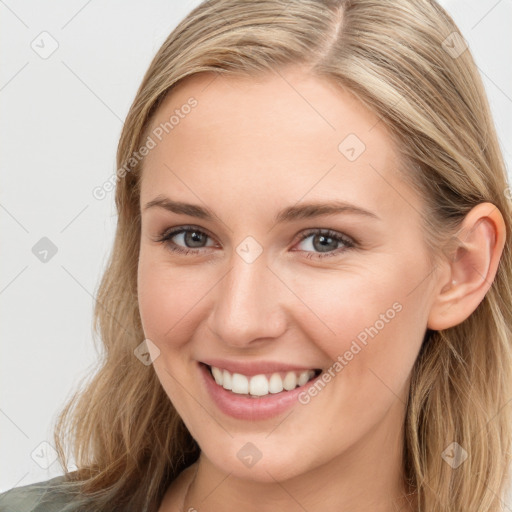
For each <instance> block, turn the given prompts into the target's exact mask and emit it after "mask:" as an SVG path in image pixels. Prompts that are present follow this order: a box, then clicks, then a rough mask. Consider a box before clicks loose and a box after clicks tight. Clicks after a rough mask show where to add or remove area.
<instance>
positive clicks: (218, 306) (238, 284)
mask: <svg viewBox="0 0 512 512" xmlns="http://www.w3.org/2000/svg"><path fill="white" fill-rule="evenodd" d="M244 248H245V249H247V246H244V244H243V243H242V244H240V246H239V247H238V248H237V250H236V252H235V251H234V252H233V256H232V258H231V261H230V270H229V271H228V273H227V274H226V276H225V278H224V279H223V280H222V281H221V282H220V283H219V286H218V287H217V293H216V295H215V303H214V306H213V308H212V312H211V315H210V322H209V323H210V328H211V330H212V331H213V332H214V333H216V334H217V335H218V336H219V337H220V338H221V339H222V340H223V341H224V342H225V343H228V344H230V345H233V346H244V345H247V344H249V343H251V341H254V340H257V339H262V338H273V337H278V336H279V335H280V334H281V333H282V332H283V331H284V329H285V322H286V319H285V311H284V310H283V308H282V303H281V299H282V297H283V294H282V293H280V292H279V290H278V287H279V286H281V287H283V284H282V283H280V281H279V279H277V277H276V276H275V275H274V274H273V272H272V271H271V270H270V269H269V268H268V267H267V263H268V261H267V258H266V254H265V253H264V252H262V253H261V254H259V255H258V256H257V257H256V259H254V260H253V261H251V259H252V258H251V257H248V254H251V252H250V251H251V250H252V251H254V246H253V247H251V246H249V251H248V252H244V250H243V249H244ZM252 257H254V252H253V253H252Z"/></svg>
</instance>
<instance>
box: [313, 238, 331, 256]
mask: <svg viewBox="0 0 512 512" xmlns="http://www.w3.org/2000/svg"><path fill="white" fill-rule="evenodd" d="M317 236H318V237H319V238H320V241H321V242H322V243H320V245H318V246H317V244H315V243H313V245H314V246H315V249H316V250H318V251H320V252H328V249H329V246H328V244H329V241H330V242H331V243H332V242H334V244H335V245H336V241H335V240H334V238H332V237H330V236H326V235H317ZM315 238H316V237H315ZM323 242H327V244H324V243H323ZM331 248H332V249H336V247H331Z"/></svg>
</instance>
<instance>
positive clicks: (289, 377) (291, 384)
mask: <svg viewBox="0 0 512 512" xmlns="http://www.w3.org/2000/svg"><path fill="white" fill-rule="evenodd" d="M296 387H297V375H295V373H294V372H288V373H287V374H286V377H285V378H284V380H283V388H284V389H286V391H291V390H292V389H295V388H296Z"/></svg>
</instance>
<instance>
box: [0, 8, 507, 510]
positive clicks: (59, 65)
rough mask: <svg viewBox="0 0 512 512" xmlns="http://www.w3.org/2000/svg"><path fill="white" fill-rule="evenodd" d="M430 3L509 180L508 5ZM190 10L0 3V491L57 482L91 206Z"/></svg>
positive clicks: (83, 361) (89, 354)
mask: <svg viewBox="0 0 512 512" xmlns="http://www.w3.org/2000/svg"><path fill="white" fill-rule="evenodd" d="M440 3H441V5H443V6H444V7H445V8H446V9H447V10H448V11H449V12H450V14H451V15H452V16H453V18H454V19H455V21H456V23H457V24H458V25H459V28H460V29H461V31H462V33H463V35H464V36H465V38H466V40H467V42H468V43H469V47H470V50H471V52H472V53H473V56H474V58H475V60H476V63H477V65H478V67H479V69H480V71H481V73H482V76H483V80H484V83H485V86H486V89H487V92H488V95H489V100H490V103H491V107H492V110H493V114H494V118H495V122H496V125H497V129H498V134H499V137H500V142H501V146H502V149H503V152H504V155H505V158H506V160H507V164H508V169H509V172H510V169H511V166H510V164H511V158H512V156H511V155H512V66H511V65H510V63H511V62H512V33H511V31H510V27H511V25H512V1H511V0H499V1H498V0H471V1H468V0H442V1H441V2H440ZM198 4H199V0H194V1H188V2H187V1H177V0H173V1H171V0H167V1H163V0H151V1H146V2H135V1H133V0H132V1H124V2H121V0H111V1H108V2H99V1H92V0H88V1H87V0H72V1H69V0H68V1H64V0H60V1H58V2H54V3H53V5H52V8H51V9H49V8H48V4H47V3H44V2H38V1H36V0H30V1H25V2H16V1H14V0H5V1H4V0H0V14H1V18H0V39H1V41H0V45H1V46H0V47H1V48H2V51H3V54H2V61H1V62H2V66H1V68H0V102H1V108H2V115H1V118H0V119H1V121H0V130H1V140H2V158H1V160H0V172H1V177H2V182H1V188H0V223H1V233H2V244H1V248H2V250H1V264H0V307H1V314H2V317H1V322H0V327H1V344H0V350H1V359H0V378H1V387H0V435H1V437H0V460H1V464H0V492H1V491H5V490H7V489H10V488H11V487H14V486H21V485H27V484H29V483H32V482H38V481H42V480H46V479H48V478H51V477H53V476H57V475H60V474H62V471H61V469H60V468H59V465H58V463H57V462H56V463H54V464H52V465H50V467H49V468H47V469H44V468H42V467H40V466H39V465H38V464H37V463H36V462H35V461H34V460H33V458H32V455H31V454H34V458H35V459H36V460H43V459H44V458H43V459H41V458H40V459H38V458H37V455H38V454H39V455H41V454H42V452H41V449H42V448H41V446H40V443H44V442H45V441H46V442H49V443H51V444H53V437H52V427H53V422H54V420H55V418H56V414H57V412H58V411H59V410H60V408H61V406H62V405H63V403H64V402H65V400H66V399H67V398H68V397H69V396H70V394H71V391H73V390H74V389H75V385H76V384H77V382H78V380H79V379H81V378H82V377H83V376H84V375H86V374H87V373H88V371H89V370H90V369H91V367H92V366H91V365H93V363H94V361H95V357H96V352H95V350H96V349H95V346H94V343H93V340H92V333H91V331H92V308H93V302H94V299H93V296H94V295H95V293H96V290H97V286H98V285H99V281H100V277H101V274H102V271H103V269H104V266H105V263H106V258H107V255H108V253H109V251H110V248H111V244H112V241H113V235H114V228H115V222H116V216H115V215H116V214H115V209H114V202H113V201H114V194H113V192H111V193H109V194H107V197H106V198H105V199H103V200H97V199H95V198H94V197H93V195H92V190H93V189H94V188H95V187H97V186H98V185H102V184H103V183H104V182H105V181H106V180H107V179H108V178H110V177H111V175H112V174H113V173H114V172H115V170H116V165H115V151H116V147H117V142H118V137H119V135H120V132H121V127H122V123H123V120H124V118H125V116H126V114H127V111H128V108H129V106H130V104H131V102H132V100H133V97H134V95H135V92H136V90H137V88H138V86H139V83H140V81H141V79H142V76H143V74H144V73H145V71H146V69H147V67H148V65H149V63H150V60H151V58H152V57H153V55H154V54H155V52H156V51H157V49H158V48H159V47H160V45H161V44H162V42H163V41H164V39H165V38H166V37H167V36H168V34H169V33H170V32H171V31H172V29H173V28H174V27H175V26H176V25H177V23H178V22H179V21H180V20H181V19H182V18H183V17H184V16H185V15H186V14H187V13H188V12H189V11H190V10H191V9H192V8H194V7H195V6H196V5H198ZM44 31H46V32H48V33H49V34H51V38H53V39H54V40H56V41H57V43H58V48H57V50H56V51H55V52H54V53H53V54H52V55H51V56H50V57H48V58H46V59H43V58H41V57H40V56H39V55H38V54H37V53H36V52H35V51H34V50H33V48H32V47H31V44H37V42H38V41H40V39H38V36H39V35H40V34H41V32H44ZM40 37H47V38H48V37H49V36H40ZM34 40H35V43H32V42H33V41H34ZM50 44H51V41H50V39H47V40H46V44H45V47H46V48H47V49H48V48H50ZM43 237H47V238H49V239H50V240H51V241H52V242H53V244H55V246H56V248H57V253H56V254H55V255H54V256H53V257H52V258H51V259H49V261H47V262H46V263H43V262H41V261H40V260H39V259H38V258H36V256H35V255H34V254H33V252H32V248H33V246H34V245H35V244H36V243H37V242H38V241H39V240H40V239H41V238H43ZM34 450H35V452H34ZM48 453H50V452H48ZM507 501H508V503H509V506H510V507H511V508H510V509H509V508H507V510H512V499H508V500H507Z"/></svg>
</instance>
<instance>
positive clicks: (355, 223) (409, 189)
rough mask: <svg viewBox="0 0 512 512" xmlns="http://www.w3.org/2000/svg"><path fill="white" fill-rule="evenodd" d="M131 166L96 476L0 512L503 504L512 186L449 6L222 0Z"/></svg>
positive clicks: (160, 87)
mask: <svg viewBox="0 0 512 512" xmlns="http://www.w3.org/2000/svg"><path fill="white" fill-rule="evenodd" d="M117 160H118V173H117V179H116V181H117V188H116V205H117V209H118V214H119V218H118V226H117V232H116V238H115V243H114V248H113V251H112V255H111V258H110V263H109V266H108V269H107V271H106V272H105V275H104V277H103V281H102V284H101V288H100V291H99V296H98V302H97V307H96V312H95V318H96V320H97V325H98V329H99V332H100V334H101V337H102V340H103V342H104V344H105V357H104V361H103V362H102V363H103V364H102V366H101V368H100V370H99V371H98V373H97V375H95V376H94V378H93V379H92V380H91V382H89V383H88V385H87V387H86V389H85V390H84V391H83V392H80V393H77V394H76V395H75V397H73V399H72V401H71V402H70V403H69V404H67V406H66V408H65V409H64V410H63V412H62V414H61V416H60V418H59V422H58V424H57V426H56V433H55V436H56V437H55V441H56V445H57V448H58V451H59V455H60V458H61V461H62V464H63V467H67V462H66V451H65V445H66V443H67V442H68V441H69V442H70V446H71V447H72V453H73V456H74V459H75V463H76V465H77V468H78V469H77V470H76V471H73V472H67V475H66V476H65V477H58V478H56V479H53V480H51V481H48V482H43V483H41V484H40V485H39V486H37V485H32V486H26V487H24V488H20V489H16V490H14V491H12V492H11V494H10V495H11V498H9V493H7V494H6V495H4V501H3V504H2V499H0V510H7V509H6V508H5V507H6V506H7V505H6V504H7V503H9V499H11V503H14V499H15V498H16V497H20V499H21V500H22V501H23V500H25V501H24V505H23V506H24V507H25V508H24V510H32V508H28V505H26V503H27V500H28V496H29V495H30V493H32V496H34V499H35V500H38V499H41V502H44V503H46V505H45V506H46V507H47V508H44V509H43V508H37V509H34V510H95V511H98V510H105V511H107V510H108V511H114V510H115V511H117V510H134V511H158V512H170V511H174V510H188V511H192V510H198V511H217V510H223V511H230V510H235V509H236V510H240V509H242V510H248V511H252V510H258V511H262V510H263V511H269V510H282V511H292V510H310V511H313V510H327V511H338V510H351V511H363V510H374V511H382V512H387V511H393V510H403V511H433V510H443V511H454V512H455V511H478V512H483V511H486V512H491V511H492V512H494V511H498V510H501V509H502V508H501V497H500V496H501V495H502V494H503V491H504V488H505V484H506V481H507V478H508V476H509V475H508V467H509V463H510V458H509V457H510V438H511V432H510V424H511V421H510V420H511V418H510V409H509V407H507V406H506V404H507V402H508V400H509V399H510V396H511V395H512V389H511V384H512V375H511V352H510V342H511V332H510V325H512V312H511V309H510V304H511V303H512V295H511V289H510V286H509V283H510V281H511V277H512V260H511V258H512V254H511V246H510V241H509V239H508V238H507V236H506V234H507V232H510V228H511V220H512V217H511V210H510V204H509V199H508V198H509V197H510V194H509V190H510V189H509V188H508V187H507V181H506V173H505V166H504V163H503V159H502V156H501V153H500V149H499V145H498V142H497V137H496V133H495V129H494V126H493V122H492V119H491V115H490V111H489V107H488V104H487V100H486V96H485V93H484V89H483V86H482V83H481V81H480V78H479V75H478V73H477V72H476V67H475V64H474V62H473V60H472V57H471V55H470V52H469V50H468V49H467V48H466V46H465V44H464V40H463V38H462V36H461V35H460V33H459V31H458V29H457V28H456V26H455V24H454V23H453V21H452V20H451V18H450V17H449V16H448V14H447V13H446V12H445V11H444V10H443V9H442V8H441V7H439V6H438V5H437V4H436V3H435V2H433V1H427V0H393V1H390V2H373V1H370V0H355V1H340V0H338V1H327V0H325V1H313V0H309V1H305V0H295V1H291V2H287V3H282V2H279V1H278V0H268V1H267V0H265V1H261V2H250V1H240V0H210V1H208V2H204V3H203V4H201V5H200V6H199V7H197V8H196V9H194V10H193V11H192V12H191V13H190V14H189V15H188V16H187V18H185V19H184V20H183V21H182V22H181V23H180V24H179V25H178V26H177V27H176V29H175V30H174V31H173V32H172V33H171V35H170V36H169V38H168V39H167V40H166V41H165V43H164V44H163V46H162V47H161V48H160V50H159V51H158V53H157V55H156V56H155V58H154V60H153V62H152V63H151V65H150V68H149V70H148V71H147V73H146V75H145V77H144V79H143V82H142V84H141V86H140V88H139V91H138V92H137V95H136V98H135V100H134V102H133V105H132V107H131V109H130V112H129V114H128V117H127V120H126V123H125V125H124V128H123V132H122V134H121V139H120V143H119V147H118V156H117ZM153 370H154V371H153ZM68 433H69V435H70V438H69V439H67V437H66V436H67V435H68ZM78 492H80V493H81V494H80V496H79V497H78V496H75V499H74V500H72V496H73V495H74V494H75V493H78ZM16 493H17V494H16ZM79 498H80V499H79ZM64 504H66V508H63V506H64ZM42 506H43V505H41V507H42ZM1 507H4V508H3V509H2V508H1Z"/></svg>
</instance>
